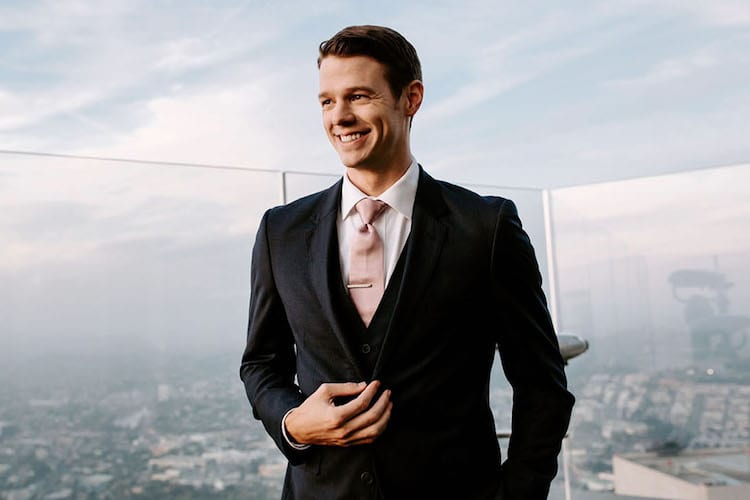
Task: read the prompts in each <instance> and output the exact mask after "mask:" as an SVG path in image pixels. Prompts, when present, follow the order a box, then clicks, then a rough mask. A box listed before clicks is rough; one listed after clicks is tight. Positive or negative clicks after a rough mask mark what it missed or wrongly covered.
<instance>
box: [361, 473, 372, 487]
mask: <svg viewBox="0 0 750 500" xmlns="http://www.w3.org/2000/svg"><path fill="white" fill-rule="evenodd" d="M359 478H360V479H361V480H362V482H363V483H365V484H366V485H371V484H372V483H373V481H374V480H375V479H374V478H373V477H372V474H370V473H369V472H363V473H362V474H361V475H360V476H359Z"/></svg>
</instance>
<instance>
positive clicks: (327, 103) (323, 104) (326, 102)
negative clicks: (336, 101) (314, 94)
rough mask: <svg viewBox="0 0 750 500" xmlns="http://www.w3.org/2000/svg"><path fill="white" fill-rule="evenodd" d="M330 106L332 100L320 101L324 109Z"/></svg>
mask: <svg viewBox="0 0 750 500" xmlns="http://www.w3.org/2000/svg"><path fill="white" fill-rule="evenodd" d="M329 104H331V100H330V99H323V100H322V101H320V105H321V106H322V107H324V108H325V107H326V106H328V105H329Z"/></svg>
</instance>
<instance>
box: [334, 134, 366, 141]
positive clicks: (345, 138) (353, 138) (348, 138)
mask: <svg viewBox="0 0 750 500" xmlns="http://www.w3.org/2000/svg"><path fill="white" fill-rule="evenodd" d="M365 134H367V132H354V133H353V134H347V135H339V136H338V137H339V140H340V141H341V142H344V143H347V142H352V141H356V140H357V139H359V138H360V137H362V136H363V135H365Z"/></svg>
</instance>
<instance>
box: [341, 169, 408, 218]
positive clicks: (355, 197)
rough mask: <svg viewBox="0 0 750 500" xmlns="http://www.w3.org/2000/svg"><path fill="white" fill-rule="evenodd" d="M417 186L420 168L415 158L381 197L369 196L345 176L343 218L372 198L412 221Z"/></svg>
mask: <svg viewBox="0 0 750 500" xmlns="http://www.w3.org/2000/svg"><path fill="white" fill-rule="evenodd" d="M417 184H419V167H417V160H415V159H414V157H413V156H412V158H411V163H410V164H409V168H407V169H406V172H404V175H402V176H401V178H400V179H399V180H397V181H396V182H394V183H393V185H392V186H391V187H389V188H388V189H386V190H385V192H383V193H382V194H381V195H380V196H367V195H366V194H364V193H363V192H362V191H360V190H359V189H358V188H357V186H355V185H354V184H352V181H350V180H349V177H348V176H347V175H346V174H344V182H343V184H342V186H341V218H342V219H346V218H347V217H349V215H350V214H351V213H352V211H353V210H354V205H356V204H357V202H359V200H361V199H362V198H372V199H373V200H381V201H384V202H385V203H387V204H388V206H390V207H391V208H393V209H394V210H396V211H397V212H398V213H400V214H401V215H403V216H404V217H406V218H407V219H411V215H412V212H413V210H414V199H415V198H416V197H417Z"/></svg>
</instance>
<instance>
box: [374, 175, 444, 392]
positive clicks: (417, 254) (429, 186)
mask: <svg viewBox="0 0 750 500" xmlns="http://www.w3.org/2000/svg"><path fill="white" fill-rule="evenodd" d="M419 170H420V172H419V174H420V175H419V184H418V186H417V195H416V198H415V200H414V211H413V214H412V216H413V219H412V227H411V232H410V233H409V241H408V243H407V245H406V248H405V249H404V252H406V255H405V256H404V257H405V258H406V262H405V263H404V264H405V265H404V274H403V277H402V280H401V286H400V287H399V290H398V296H397V298H396V306H395V308H394V310H393V313H392V315H391V318H390V321H389V323H388V328H387V330H386V333H385V337H384V339H383V345H382V348H381V350H380V356H379V357H378V360H377V362H376V364H375V369H374V371H373V374H374V377H375V378H378V377H379V375H380V373H381V371H382V369H383V365H384V364H385V363H387V361H388V357H389V351H390V350H391V349H393V348H394V346H395V345H396V343H397V342H396V340H397V339H392V338H391V337H392V335H391V332H392V331H394V330H396V331H402V329H401V328H399V323H400V322H401V321H403V319H404V315H405V314H407V313H408V312H409V311H413V310H414V308H415V306H416V303H417V301H418V300H419V299H420V298H421V297H422V296H423V295H424V290H425V288H426V287H427V285H428V284H429V282H430V277H431V276H432V273H433V272H434V270H435V266H436V264H437V262H438V258H439V256H440V252H441V250H442V247H443V241H444V239H445V235H446V231H447V227H446V224H445V222H444V221H443V220H442V216H443V215H444V214H445V213H446V212H447V207H446V205H445V202H444V201H443V197H442V195H441V193H440V187H439V185H438V183H437V182H436V181H435V180H434V179H433V178H432V177H430V176H429V175H428V174H427V173H426V172H425V171H424V170H422V167H421V166H420V167H419Z"/></svg>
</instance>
